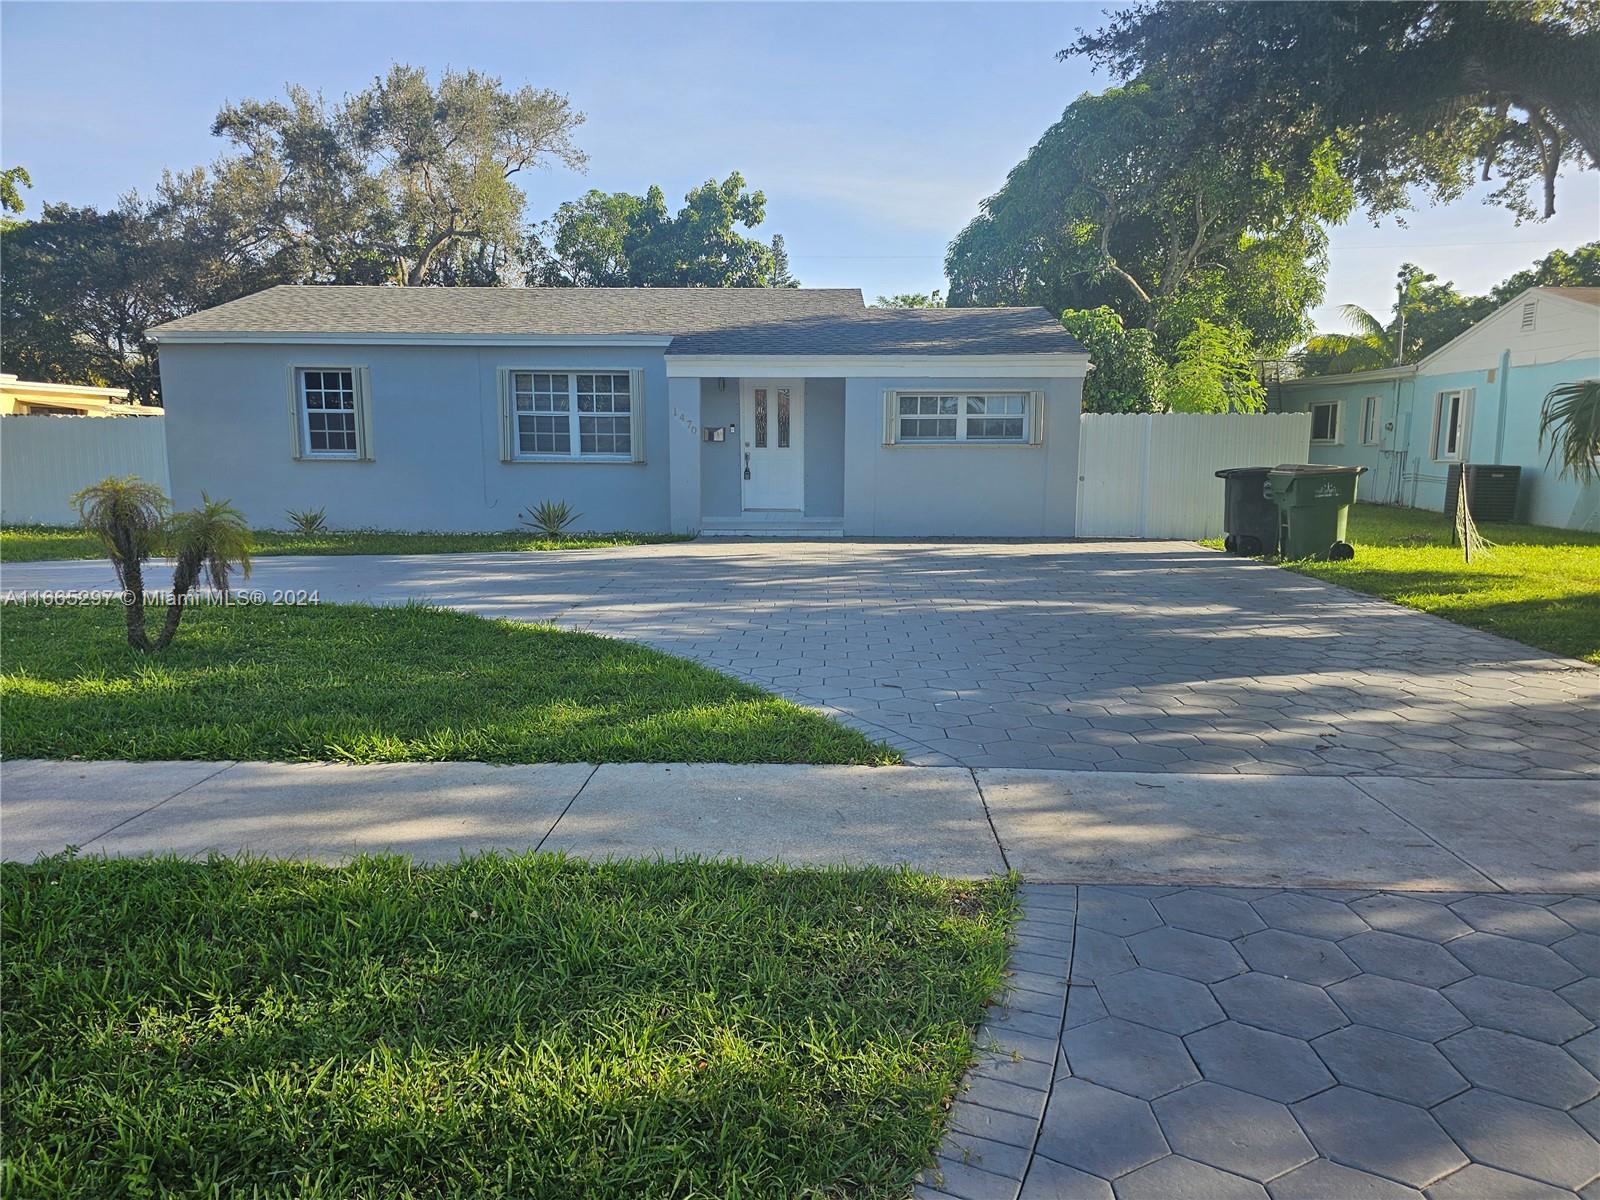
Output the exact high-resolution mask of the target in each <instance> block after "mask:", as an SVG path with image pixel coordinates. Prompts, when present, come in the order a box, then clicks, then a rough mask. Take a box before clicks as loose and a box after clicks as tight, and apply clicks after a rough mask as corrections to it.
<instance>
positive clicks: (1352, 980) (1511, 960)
mask: <svg viewBox="0 0 1600 1200" xmlns="http://www.w3.org/2000/svg"><path fill="white" fill-rule="evenodd" d="M1023 902H1024V914H1023V919H1022V921H1021V923H1020V924H1019V926H1018V928H1017V946H1016V952H1015V953H1014V954H1013V956H1012V961H1011V966H1012V969H1013V971H1012V975H1011V980H1010V982H1011V985H1012V990H1011V993H1010V995H1009V997H1008V999H1007V1002H1006V1003H1005V1004H1004V1005H1002V1006H1000V1007H997V1008H994V1009H992V1010H991V1016H990V1019H989V1022H988V1024H987V1025H986V1026H985V1028H984V1030H982V1031H980V1033H979V1036H978V1042H979V1047H980V1057H979V1065H978V1066H977V1067H976V1068H975V1069H974V1070H973V1071H972V1073H971V1074H970V1075H969V1077H968V1081H967V1087H966V1090H965V1092H964V1093H963V1094H962V1096H961V1097H960V1098H959V1099H958V1101H957V1103H956V1105H955V1108H954V1110H953V1111H952V1113H951V1118H950V1132H949V1133H948V1134H947V1135H946V1137H945V1140H944V1143H943V1145H942V1146H941V1147H940V1157H939V1159H938V1161H937V1163H936V1165H935V1166H934V1167H933V1168H932V1169H930V1170H929V1171H928V1172H927V1173H926V1175H925V1176H924V1183H923V1185H922V1186H921V1187H919V1188H918V1189H917V1196H918V1197H919V1198H924V1197H925V1198H926V1200H943V1198H944V1197H947V1196H948V1197H959V1198H960V1200H1017V1198H1018V1197H1019V1195H1020V1198H1021V1200H1113V1198H1115V1200H1176V1198H1178V1197H1196V1198H1202V1197H1203V1198H1204V1200H1251V1198H1254V1200H1268V1197H1270V1198H1271V1200H1360V1198H1364V1200H1423V1198H1424V1197H1426V1200H1531V1198H1538V1200H1561V1198H1562V1197H1565V1200H1576V1197H1575V1193H1580V1192H1581V1195H1582V1196H1583V1197H1585V1198H1589V1197H1593V1196H1595V1195H1596V1194H1597V1191H1600V1184H1596V1182H1595V1181H1596V1179H1597V1177H1600V1140H1597V1139H1600V1078H1597V1076H1600V1030H1597V1029H1596V1028H1595V1022H1596V1021H1597V1020H1600V900H1596V899H1594V898H1592V897H1581V896H1576V897H1575V896H1559V895H1538V896H1533V895H1507V894H1504V893H1495V894H1492V895H1491V894H1476V895H1473V894H1469V893H1462V892H1456V893H1442V892H1434V893H1415V892H1411V893H1394V892H1368V891H1308V890H1304V889H1290V890H1277V889H1273V888H1179V887H1078V888H1074V887H1063V886H1050V885H1041V884H1027V885H1024V888H1023ZM1069 979H1070V981H1071V986H1070V988H1068V986H1067V981H1068V980H1069Z"/></svg>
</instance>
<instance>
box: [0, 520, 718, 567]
mask: <svg viewBox="0 0 1600 1200" xmlns="http://www.w3.org/2000/svg"><path fill="white" fill-rule="evenodd" d="M251 537H253V538H254V539H255V544H254V546H253V547H252V549H251V553H253V554H257V555H273V554H486V553H489V552H490V551H498V550H597V549H604V548H607V547H611V546H643V545H652V544H655V543H657V542H683V541H688V540H689V539H688V537H687V535H683V534H674V533H583V534H573V535H571V536H569V537H560V538H544V537H540V536H539V535H538V534H536V533H533V532H532V531H530V530H524V531H522V532H509V533H389V532H385V531H383V530H374V529H366V530H355V531H352V532H347V533H318V534H301V533H280V532H276V531H274V530H271V529H258V530H256V531H255V532H254V533H253V534H251ZM105 553H106V552H105V548H104V547H103V546H101V544H100V543H99V542H98V541H97V540H96V539H94V538H92V537H90V536H89V535H88V534H86V533H84V532H83V530H81V529H79V528H78V527H77V526H76V525H6V526H4V527H0V561H4V562H43V561H44V560H46V559H59V558H104V557H105Z"/></svg>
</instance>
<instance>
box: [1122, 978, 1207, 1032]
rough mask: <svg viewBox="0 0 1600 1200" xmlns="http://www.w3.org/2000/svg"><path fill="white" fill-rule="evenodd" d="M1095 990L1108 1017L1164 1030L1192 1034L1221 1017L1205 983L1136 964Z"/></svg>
mask: <svg viewBox="0 0 1600 1200" xmlns="http://www.w3.org/2000/svg"><path fill="white" fill-rule="evenodd" d="M1219 986H1220V985H1219ZM1099 991H1100V1000H1101V1002H1102V1003H1103V1004H1104V1005H1105V1007H1106V1011H1107V1012H1108V1013H1110V1014H1111V1015H1112V1016H1114V1017H1122V1018H1124V1019H1125V1020H1129V1021H1137V1022H1138V1023H1139V1024H1141V1025H1150V1026H1153V1027H1155V1028H1156V1029H1163V1030H1165V1031H1166V1032H1168V1033H1177V1034H1184V1033H1193V1032H1194V1031H1195V1030H1197V1029H1204V1028H1205V1027H1206V1026H1207V1025H1215V1024H1216V1023H1217V1022H1218V1021H1220V1020H1222V1019H1223V1013H1222V1009H1221V1008H1219V1007H1217V1002H1216V1001H1215V1000H1213V999H1212V998H1211V993H1210V992H1209V991H1208V990H1206V985H1205V984H1203V983H1196V982H1195V981H1194V980H1192V979H1185V978H1183V976H1181V975H1168V974H1167V973H1166V972H1165V971H1152V970H1149V969H1148V968H1146V967H1137V968H1135V969H1134V970H1132V971H1124V972H1122V973H1121V974H1119V975H1113V976H1111V977H1110V978H1109V979H1105V980H1102V981H1101V983H1100V988H1099Z"/></svg>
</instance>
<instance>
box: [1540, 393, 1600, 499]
mask: <svg viewBox="0 0 1600 1200" xmlns="http://www.w3.org/2000/svg"><path fill="white" fill-rule="evenodd" d="M1546 438H1549V439H1550V456H1549V458H1547V459H1546V460H1545V464H1546V465H1547V466H1548V465H1550V464H1553V463H1554V462H1555V461H1556V459H1558V458H1559V459H1560V460H1561V472H1560V473H1561V476H1562V477H1563V478H1565V477H1567V476H1569V475H1570V476H1571V477H1572V478H1574V479H1576V480H1577V481H1578V482H1579V483H1593V482H1594V481H1595V479H1597V478H1600V379H1582V380H1579V381H1577V382H1576V383H1563V384H1561V385H1560V386H1559V387H1553V388H1551V389H1550V391H1549V392H1548V393H1547V394H1546V395H1545V398H1544V407H1543V409H1542V410H1541V411H1540V413H1539V446H1540V448H1541V449H1542V448H1543V447H1544V443H1545V439H1546Z"/></svg>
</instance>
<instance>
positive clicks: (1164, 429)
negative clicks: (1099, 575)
mask: <svg viewBox="0 0 1600 1200" xmlns="http://www.w3.org/2000/svg"><path fill="white" fill-rule="evenodd" d="M1080 420H1081V422H1082V424H1081V427H1080V432H1079V438H1078V536H1079V537H1139V538H1209V537H1221V536H1222V480H1220V479H1218V478H1217V477H1216V472H1218V471H1220V470H1222V469H1223V468H1225V467H1271V466H1276V465H1277V464H1278V463H1303V462H1305V461H1306V460H1307V458H1308V456H1309V454H1310V451H1311V416H1310V414H1309V413H1272V414H1248V413H1228V414H1226V415H1219V414H1209V413H1118V414H1114V415H1113V414H1102V413H1084V414H1083V416H1082V417H1081V418H1080Z"/></svg>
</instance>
